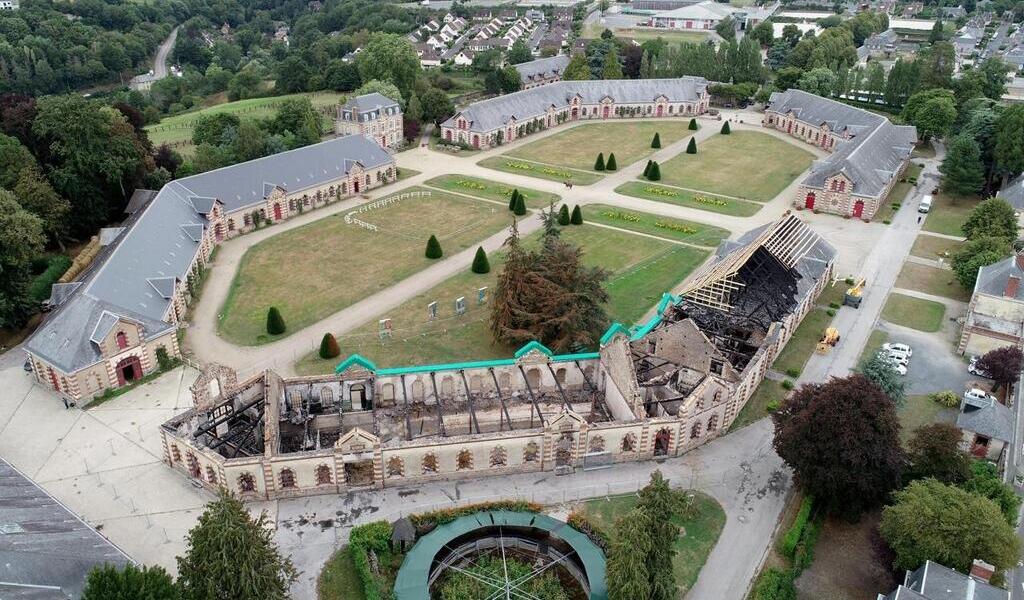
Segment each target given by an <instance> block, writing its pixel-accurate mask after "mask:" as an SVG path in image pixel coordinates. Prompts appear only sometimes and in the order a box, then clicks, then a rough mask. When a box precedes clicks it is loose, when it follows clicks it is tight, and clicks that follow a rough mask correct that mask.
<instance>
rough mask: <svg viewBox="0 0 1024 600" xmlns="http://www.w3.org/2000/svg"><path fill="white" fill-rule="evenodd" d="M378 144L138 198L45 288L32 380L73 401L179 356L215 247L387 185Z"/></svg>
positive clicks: (300, 157)
mask: <svg viewBox="0 0 1024 600" xmlns="http://www.w3.org/2000/svg"><path fill="white" fill-rule="evenodd" d="M399 118H400V117H399ZM398 128H399V130H401V125H400V124H399V126H398ZM379 141H380V139H379V138H375V139H370V138H367V137H364V136H362V135H349V136H345V137H339V138H336V139H333V140H330V141H326V142H321V143H319V144H314V145H311V146H306V147H303V148H298V149H296V150H291V151H288V152H282V153H280V154H275V155H272V156H267V157H264V158H259V159H256V160H252V161H249V162H245V163H240V164H237V165H232V166H229V167H224V168H221V169H216V170H214V171H208V172H206V173H201V174H199V175H193V176H191V177H185V178H182V179H176V180H174V181H172V182H170V183H168V184H167V185H165V186H164V187H163V188H161V189H160V190H159V192H155V191H154V192H148V193H142V194H137V196H141V197H144V198H145V200H146V201H145V202H144V204H143V205H142V206H139V207H134V208H133V211H134V212H133V214H132V215H131V216H130V217H129V218H128V220H127V221H126V222H125V223H124V225H123V226H122V227H120V228H115V229H113V230H109V231H105V232H104V233H105V235H104V236H103V237H104V238H105V242H107V243H106V245H105V247H104V248H103V249H102V251H101V252H100V254H99V256H97V258H96V259H95V260H94V261H93V263H92V265H90V267H89V268H88V270H87V271H86V272H85V274H84V275H83V276H82V278H81V279H80V280H79V281H75V282H72V283H61V284H56V285H54V287H53V293H52V296H51V300H50V305H51V306H52V307H53V310H52V311H51V312H50V313H48V314H47V317H46V319H45V320H44V321H43V323H42V325H40V327H39V328H38V329H37V330H36V331H35V333H34V334H33V335H32V336H31V337H30V338H29V339H28V341H27V342H26V343H25V350H26V352H27V353H28V355H29V359H30V361H31V364H32V368H33V373H34V375H35V377H36V379H37V380H38V381H39V382H40V383H41V384H43V385H45V386H47V387H49V388H51V389H53V390H54V391H56V392H57V393H58V394H60V395H62V396H63V397H64V398H66V399H68V400H70V401H75V402H77V401H82V400H88V399H91V398H92V397H94V396H96V395H98V394H101V393H103V392H104V391H106V390H107V389H110V388H117V387H120V386H123V385H125V384H127V383H130V382H132V381H135V380H138V379H140V378H141V377H143V376H144V375H146V374H148V373H151V372H153V371H154V370H156V369H157V368H158V360H157V353H158V351H159V350H160V349H163V351H164V352H166V353H167V356H168V357H170V358H173V357H176V356H179V355H180V351H179V348H178V338H177V335H176V331H177V328H178V326H179V323H181V321H182V320H183V319H184V317H185V311H186V307H187V305H188V303H189V301H190V299H191V298H192V296H193V295H194V294H195V293H196V291H197V290H196V289H194V287H195V286H196V285H197V281H198V278H199V275H200V272H201V271H202V269H203V268H204V265H205V264H206V262H207V260H208V259H209V256H210V253H211V252H212V251H213V249H214V247H216V246H217V244H219V243H220V242H221V241H222V240H224V239H226V238H229V237H232V236H235V235H238V234H241V233H244V232H247V231H250V230H252V229H254V228H256V227H258V226H259V225H260V224H262V223H276V222H279V221H282V220H285V219H288V218H289V217H291V216H293V215H297V214H300V213H302V212H304V211H306V210H312V209H315V208H319V207H322V206H325V205H327V204H330V203H332V202H335V201H337V200H340V199H342V198H346V197H350V196H353V195H356V194H359V193H361V192H364V191H366V190H369V189H371V188H375V187H378V186H380V185H383V184H385V183H389V182H392V181H395V179H396V177H397V171H396V168H395V161H394V159H393V158H392V156H391V155H390V154H389V153H388V152H387V151H386V150H384V149H383V148H382V147H381V146H380V145H379V143H378V142H379ZM135 208H137V210H135Z"/></svg>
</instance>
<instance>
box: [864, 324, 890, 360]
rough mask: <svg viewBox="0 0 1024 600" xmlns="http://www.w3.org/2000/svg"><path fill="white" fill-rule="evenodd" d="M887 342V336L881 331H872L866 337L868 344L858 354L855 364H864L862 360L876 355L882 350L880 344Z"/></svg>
mask: <svg viewBox="0 0 1024 600" xmlns="http://www.w3.org/2000/svg"><path fill="white" fill-rule="evenodd" d="M888 341H889V334H888V333H886V332H884V331H882V330H881V329H874V330H872V331H871V335H870V336H868V343H867V344H864V349H863V350H861V352H860V358H858V359H857V364H860V363H862V362H864V360H865V359H866V358H868V357H870V356H872V355H873V354H876V353H877V352H878V351H879V350H881V349H882V344H884V343H886V342H888Z"/></svg>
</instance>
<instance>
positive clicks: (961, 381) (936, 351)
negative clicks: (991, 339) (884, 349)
mask: <svg viewBox="0 0 1024 600" xmlns="http://www.w3.org/2000/svg"><path fill="white" fill-rule="evenodd" d="M878 329H881V330H882V331H885V332H886V333H888V334H889V342H900V343H903V344H907V345H909V346H910V347H911V348H912V349H913V350H914V356H913V357H912V358H911V359H910V363H909V364H908V366H907V376H906V378H905V379H904V384H905V389H906V392H907V394H910V395H921V394H931V393H933V392H939V391H942V390H953V392H954V393H956V394H957V395H959V394H961V393H963V391H964V390H965V389H967V384H968V382H970V381H974V380H977V379H978V378H977V377H975V376H973V375H971V374H970V373H968V372H967V364H966V363H965V362H964V360H963V358H962V357H961V356H959V355H957V354H956V353H955V352H953V347H952V346H951V345H950V343H949V341H948V340H946V339H945V338H944V337H942V336H939V335H937V334H934V333H927V332H924V331H918V330H916V329H911V328H909V327H902V326H900V325H894V324H892V323H889V322H887V321H882V322H880V323H879V324H878ZM985 381H987V380H985Z"/></svg>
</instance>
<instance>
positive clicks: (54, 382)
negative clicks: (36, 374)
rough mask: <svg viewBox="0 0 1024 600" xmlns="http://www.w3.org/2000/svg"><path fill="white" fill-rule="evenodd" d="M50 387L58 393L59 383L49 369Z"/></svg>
mask: <svg viewBox="0 0 1024 600" xmlns="http://www.w3.org/2000/svg"><path fill="white" fill-rule="evenodd" d="M50 385H51V386H52V387H53V389H55V390H57V391H58V392H59V391H60V381H58V380H57V374H56V373H54V372H53V369H50Z"/></svg>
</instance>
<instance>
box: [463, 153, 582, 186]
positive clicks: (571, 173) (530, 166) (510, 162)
mask: <svg viewBox="0 0 1024 600" xmlns="http://www.w3.org/2000/svg"><path fill="white" fill-rule="evenodd" d="M476 164H478V165H480V166H481V167H487V168H488V169H494V170H495V171H504V172H506V173H514V174H516V175H525V176H527V177H537V178H538V179H547V180H548V181H558V182H566V181H570V182H572V183H573V184H575V185H590V184H592V183H594V182H595V181H599V180H600V179H601V175H598V174H597V173H595V172H593V171H589V172H588V171H579V170H576V169H569V168H566V167H559V166H554V165H547V164H541V163H537V162H532V161H528V160H523V159H520V158H508V157H505V156H492V157H490V158H485V159H483V160H482V161H480V162H478V163H476Z"/></svg>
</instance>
